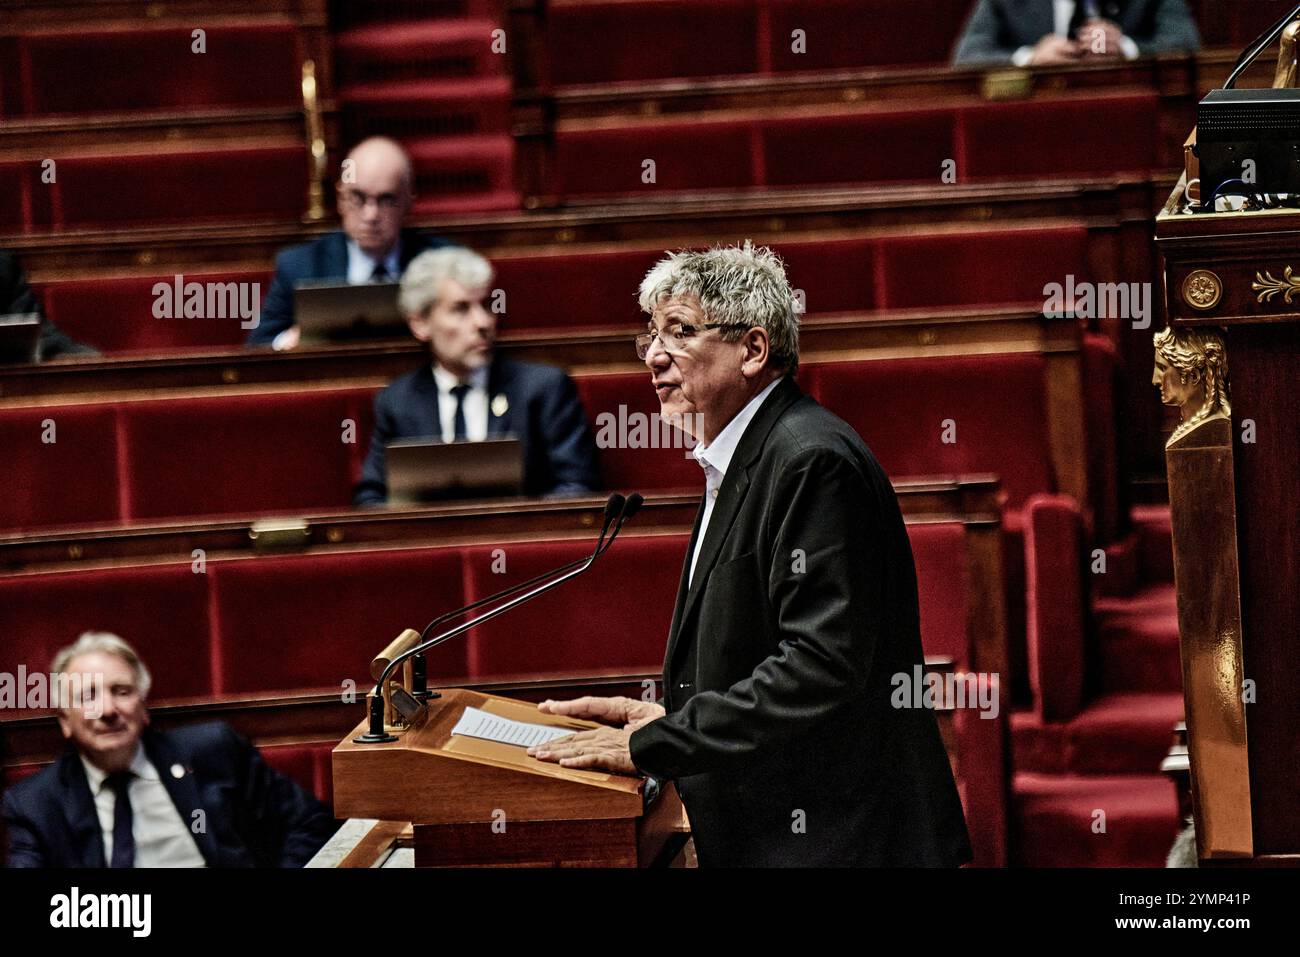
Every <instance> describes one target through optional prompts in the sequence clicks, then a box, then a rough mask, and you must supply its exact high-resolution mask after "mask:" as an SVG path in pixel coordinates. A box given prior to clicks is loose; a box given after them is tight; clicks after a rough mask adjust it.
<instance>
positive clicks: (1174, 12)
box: [952, 0, 1201, 66]
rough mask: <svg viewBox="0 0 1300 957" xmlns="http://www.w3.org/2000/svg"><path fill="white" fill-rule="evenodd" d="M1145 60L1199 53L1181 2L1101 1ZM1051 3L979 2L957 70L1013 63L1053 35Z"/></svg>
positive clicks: (1100, 5) (956, 58)
mask: <svg viewBox="0 0 1300 957" xmlns="http://www.w3.org/2000/svg"><path fill="white" fill-rule="evenodd" d="M1097 6H1098V8H1099V9H1100V10H1101V14H1102V16H1103V17H1105V18H1106V19H1108V20H1113V21H1114V22H1115V23H1117V24H1119V26H1120V28H1121V29H1122V30H1123V31H1124V35H1125V36H1127V37H1129V38H1131V39H1132V40H1133V42H1134V43H1136V44H1137V48H1138V50H1139V51H1140V52H1141V53H1142V54H1143V55H1144V56H1145V55H1149V54H1153V53H1165V52H1168V51H1172V50H1186V51H1188V52H1189V53H1190V52H1192V51H1194V50H1197V49H1199V48H1200V45H1201V36H1200V34H1199V33H1198V32H1197V30H1196V22H1195V21H1194V20H1193V19H1192V15H1191V12H1190V11H1189V10H1188V9H1187V4H1186V3H1184V2H1183V0H1097ZM1055 26H1056V23H1055V14H1054V13H1053V6H1052V0H979V3H978V4H976V6H975V9H974V10H973V11H972V12H971V15H970V19H969V20H967V21H966V28H965V30H964V31H963V32H962V35H961V39H959V40H958V41H957V49H956V51H955V52H954V53H953V57H952V60H953V64H954V65H955V66H976V65H979V64H981V63H987V64H997V63H1010V62H1011V55H1012V54H1013V53H1015V52H1016V50H1018V49H1019V48H1020V47H1023V46H1033V45H1034V44H1035V43H1037V42H1038V41H1039V40H1041V39H1042V38H1043V37H1045V36H1046V35H1047V34H1049V33H1051V32H1052V31H1053V30H1054V29H1055Z"/></svg>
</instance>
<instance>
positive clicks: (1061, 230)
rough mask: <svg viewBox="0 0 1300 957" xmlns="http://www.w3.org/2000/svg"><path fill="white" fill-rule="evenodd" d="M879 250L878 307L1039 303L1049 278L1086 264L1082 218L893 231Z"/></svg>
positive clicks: (1081, 273)
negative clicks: (1066, 222) (1067, 222)
mask: <svg viewBox="0 0 1300 957" xmlns="http://www.w3.org/2000/svg"><path fill="white" fill-rule="evenodd" d="M876 255H877V257H878V264H877V269H878V271H879V274H880V284H881V287H882V291H881V293H880V296H879V300H878V303H877V307H878V308H881V309H910V308H918V307H931V306H970V305H980V304H994V303H1021V302H1033V303H1040V304H1041V303H1042V302H1043V301H1044V296H1043V287H1044V286H1045V285H1046V284H1047V283H1050V282H1058V283H1064V282H1065V277H1066V276H1067V275H1068V274H1074V275H1075V277H1076V278H1077V279H1078V280H1080V281H1082V280H1083V279H1084V278H1085V277H1086V275H1087V273H1088V271H1089V270H1088V230H1087V228H1086V227H1085V226H1082V225H1078V226H1073V225H1071V226H1051V227H1011V228H1000V229H990V230H988V231H986V232H981V233H972V232H969V231H959V232H949V233H942V232H941V233H933V234H930V235H924V234H921V235H913V236H892V237H890V238H889V239H887V240H882V241H881V242H880V243H879V244H878V245H877V249H876Z"/></svg>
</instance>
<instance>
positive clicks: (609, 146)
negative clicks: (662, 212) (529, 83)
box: [555, 120, 763, 197]
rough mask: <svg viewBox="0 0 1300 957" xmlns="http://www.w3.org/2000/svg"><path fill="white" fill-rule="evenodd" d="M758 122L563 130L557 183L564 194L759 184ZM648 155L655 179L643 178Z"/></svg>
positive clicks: (646, 192)
mask: <svg viewBox="0 0 1300 957" xmlns="http://www.w3.org/2000/svg"><path fill="white" fill-rule="evenodd" d="M760 148H761V147H760V141H759V132H758V127H757V126H756V125H755V124H754V123H752V122H750V121H748V120H727V121H723V122H691V123H680V122H678V123H663V124H656V125H654V126H627V127H614V128H611V129H583V130H568V131H561V132H559V133H558V134H557V135H556V138H555V189H556V192H557V193H558V194H559V195H560V196H561V197H564V196H599V195H618V194H626V195H637V196H646V197H655V196H660V195H662V194H664V193H666V192H672V191H680V190H701V189H739V188H744V187H751V186H761V185H762V183H763V180H762V176H761V170H760V169H759V168H758V162H757V155H758V153H759V151H760ZM647 160H653V161H654V164H655V165H654V182H645V181H644V179H643V175H644V174H646V171H647V169H648V167H647V166H646V161H647Z"/></svg>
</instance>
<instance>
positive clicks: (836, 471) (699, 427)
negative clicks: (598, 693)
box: [529, 243, 971, 867]
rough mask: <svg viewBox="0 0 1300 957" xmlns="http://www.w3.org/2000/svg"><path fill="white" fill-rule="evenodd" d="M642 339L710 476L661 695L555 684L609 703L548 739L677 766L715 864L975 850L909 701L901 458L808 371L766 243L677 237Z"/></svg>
mask: <svg viewBox="0 0 1300 957" xmlns="http://www.w3.org/2000/svg"><path fill="white" fill-rule="evenodd" d="M640 302H641V308H642V309H643V310H645V311H646V312H647V313H648V314H649V315H650V317H651V321H650V324H649V326H648V328H647V332H646V333H645V334H644V335H642V336H639V337H638V339H637V354H638V355H639V356H640V357H641V358H642V359H643V360H644V361H645V363H646V365H647V366H648V367H649V369H650V373H651V378H652V381H653V384H654V387H655V389H656V391H657V393H658V396H659V403H660V414H661V415H663V416H665V417H667V418H669V419H670V420H671V421H673V422H675V423H680V424H681V427H683V428H686V429H687V430H688V431H691V432H692V434H693V435H694V436H695V438H696V439H697V440H698V443H699V444H698V445H697V446H696V448H695V450H694V455H695V458H696V459H697V460H698V461H699V463H700V466H701V468H702V469H703V471H704V483H705V494H704V499H703V502H702V504H701V508H700V512H699V515H698V517H697V518H696V522H695V530H694V533H693V534H692V536H691V543H690V546H689V548H688V553H687V555H686V559H685V563H684V567H683V570H682V578H681V584H680V586H679V589H678V593H677V606H676V611H675V612H674V614H673V623H672V628H671V630H670V632H669V637H668V647H667V652H666V654H665V657H664V696H663V699H662V704H658V703H654V704H652V703H649V702H642V701H634V700H632V699H630V698H580V699H577V700H574V701H558V702H557V701H548V702H543V703H542V704H541V705H540V706H539V707H540V708H541V710H542V711H544V712H546V713H549V714H563V715H574V716H579V717H584V718H591V719H595V720H598V721H602V722H605V723H608V724H611V725H613V727H609V728H601V729H598V730H592V731H584V732H580V733H578V734H574V735H570V736H568V737H566V738H560V739H557V740H556V741H552V742H550V743H548V744H545V745H541V746H538V747H535V748H530V749H529V753H530V754H533V755H534V756H535V757H537V758H539V759H540V760H545V761H555V762H558V763H560V764H562V765H564V766H567V767H575V768H601V769H606V770H610V771H615V772H621V773H625V774H637V773H641V774H647V775H653V776H655V777H657V778H660V779H673V780H674V781H675V782H676V783H677V790H678V793H679V794H680V795H681V799H682V802H683V804H684V805H685V807H686V810H687V813H688V814H689V816H690V820H691V830H692V833H693V835H694V839H695V849H696V854H697V856H698V859H699V862H700V865H701V866H705V867H708V866H825V865H859V866H957V865H960V864H963V863H965V862H966V861H968V860H970V857H971V850H970V842H969V839H968V837H967V833H966V825H965V821H964V819H963V816H962V810H961V803H960V801H959V799H958V796H957V789H956V786H955V784H954V782H953V777H952V770H951V768H950V767H949V764H948V758H947V755H946V754H945V752H944V747H943V743H942V740H941V739H940V737H939V729H938V724H937V722H936V720H935V717H934V714H933V712H932V711H930V710H929V709H926V708H894V707H892V706H891V703H890V699H891V691H892V685H891V677H892V676H893V675H895V674H898V673H905V674H911V673H912V668H913V666H919V665H920V664H921V662H922V653H921V638H920V625H919V617H918V610H917V588H916V572H915V569H914V567H913V564H912V552H911V547H910V545H909V543H908V538H907V532H906V529H905V528H904V526H903V519H902V514H901V513H900V511H899V508H898V502H897V500H896V498H895V497H894V492H893V489H892V487H891V485H890V483H889V479H888V478H887V477H886V475H885V474H884V472H883V471H882V470H881V468H880V466H879V464H878V463H877V462H876V460H875V458H874V457H873V456H872V454H871V452H870V450H869V449H868V448H867V446H866V444H865V443H864V442H863V441H862V439H861V438H860V437H859V436H858V435H857V433H856V432H854V430H853V429H852V428H851V427H850V426H849V425H848V424H846V423H845V422H843V421H842V420H841V419H839V418H837V417H836V416H834V415H832V414H831V413H830V412H828V411H826V410H825V409H823V408H822V407H821V406H820V405H818V404H817V403H816V402H815V401H814V400H812V399H811V398H809V397H807V396H805V395H804V394H803V393H802V391H800V389H799V387H798V386H797V385H796V384H795V381H794V373H795V371H796V369H797V368H798V364H799V339H798V306H797V304H796V299H795V295H794V292H793V290H792V289H791V288H790V285H789V283H788V282H787V280H786V276H785V269H784V266H783V265H782V263H781V261H780V260H779V259H778V258H777V257H776V256H775V255H774V254H773V253H772V252H771V251H770V250H768V249H765V248H754V247H752V246H751V245H750V244H749V243H746V244H745V245H744V246H743V247H728V248H716V249H712V250H709V251H707V252H682V253H677V254H673V255H670V256H669V257H668V258H666V259H664V260H663V261H661V262H659V263H658V264H656V265H655V266H654V268H652V269H651V270H650V272H649V273H648V274H647V275H646V277H645V279H644V280H643V282H642V283H641V292H640Z"/></svg>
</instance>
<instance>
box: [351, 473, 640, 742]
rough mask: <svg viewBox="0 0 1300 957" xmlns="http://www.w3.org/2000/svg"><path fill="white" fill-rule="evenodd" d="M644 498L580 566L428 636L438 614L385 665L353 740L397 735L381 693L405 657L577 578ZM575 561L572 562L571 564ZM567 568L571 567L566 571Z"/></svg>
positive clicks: (634, 498) (631, 500)
mask: <svg viewBox="0 0 1300 957" xmlns="http://www.w3.org/2000/svg"><path fill="white" fill-rule="evenodd" d="M643 501H644V499H643V498H642V497H641V496H640V495H639V494H636V493H633V494H632V495H630V496H628V498H627V500H626V502H625V503H624V505H623V509H622V513H621V514H620V515H619V520H618V524H617V525H615V526H614V531H613V533H611V534H610V536H609V540H608V541H606V542H603V544H598V545H597V548H596V550H595V551H594V552H592V553H591V555H589V556H588V557H587V558H585V559H582V560H581V561H580V563H579V565H578V567H576V568H571V567H569V566H561V568H560V569H556V571H553V572H549V573H548V574H549V575H555V574H556V573H557V572H559V571H563V572H564V573H563V574H562V575H560V576H559V577H558V578H554V579H553V580H551V581H548V582H546V583H544V584H541V585H538V586H537V587H535V588H533V589H531V590H530V591H528V592H525V593H524V594H522V595H520V596H519V597H517V598H513V599H511V600H510V601H508V602H506V603H505V604H504V605H501V606H499V607H497V608H493V609H491V610H490V611H486V612H484V613H483V614H481V615H478V616H476V617H474V618H471V619H470V620H469V621H466V622H462V623H461V624H459V625H457V626H456V627H455V628H452V629H450V630H449V631H445V632H443V633H442V634H441V635H438V636H437V637H436V638H427V636H428V633H429V632H430V631H432V630H433V628H435V627H437V625H438V624H439V622H440V621H441V619H438V618H435V619H434V620H433V621H431V622H430V623H429V624H428V625H427V626H426V627H425V629H424V631H423V632H421V634H420V642H419V643H418V644H416V645H414V646H413V647H411V648H408V649H407V650H406V651H404V652H402V653H401V654H400V655H395V656H393V659H392V660H391V661H390V662H389V663H388V666H387V667H386V668H384V671H383V673H382V674H381V675H380V676H379V679H378V681H377V682H376V683H375V690H374V692H373V693H372V695H371V697H370V724H369V728H368V729H367V731H366V733H365V734H362V735H358V736H357V737H355V738H353V739H352V740H353V741H354V742H356V743H357V744H383V743H387V742H390V741H396V740H397V737H396V736H395V735H391V734H388V733H387V732H386V731H385V730H384V697H383V694H382V689H383V687H384V686H385V684H386V683H387V682H388V679H389V677H390V676H391V675H392V674H393V672H394V671H395V670H396V669H397V667H398V666H399V665H401V664H402V662H404V661H406V659H408V658H411V657H414V656H415V655H418V654H423V653H424V652H426V651H428V650H429V649H430V648H434V647H437V646H438V645H440V644H442V643H443V642H444V641H449V640H450V639H452V638H455V637H456V636H458V635H462V634H464V633H465V632H467V631H469V630H470V629H471V628H473V627H474V626H475V625H479V624H482V623H483V622H486V621H491V620H492V619H493V618H496V617H497V616H498V615H502V614H505V613H506V612H507V611H510V610H511V609H512V608H517V607H518V606H520V605H522V604H524V603H526V602H529V601H532V600H533V599H534V598H536V597H537V596H539V595H542V594H544V593H546V592H548V591H550V590H551V589H552V588H557V587H559V586H560V585H562V584H564V583H565V582H566V581H569V580H570V579H571V578H577V577H578V576H579V575H581V574H582V573H583V572H585V571H586V570H587V569H589V568H590V567H591V566H592V565H593V564H594V563H595V561H596V559H597V558H599V557H600V556H601V555H603V554H604V553H605V552H607V551H609V549H610V548H611V547H612V546H613V544H614V540H615V539H616V538H618V533H619V532H620V531H622V529H623V525H624V524H625V523H626V522H627V520H628V519H630V518H631V517H632V516H633V515H635V514H636V513H637V511H639V510H640V508H641V504H642V502H643ZM607 507H608V505H607ZM601 537H602V538H603V537H604V530H603V529H602V530H601ZM572 564H573V563H570V565H572ZM565 569H568V570H567V571H565ZM540 577H543V578H544V577H546V576H540ZM522 587H523V586H515V589H514V590H515V591H517V590H519V589H520V588H522ZM510 591H511V589H507V590H506V591H505V592H503V593H502V594H509V593H510ZM492 600H493V599H483V600H482V601H480V602H479V603H478V604H485V603H486V602H488V601H492ZM456 614H460V612H453V613H452V616H453V617H454V616H455V615H456ZM426 639H427V640H426Z"/></svg>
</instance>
